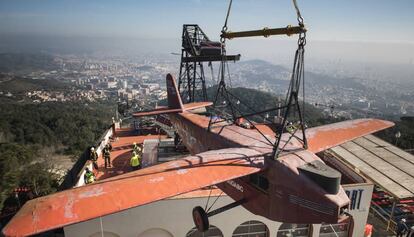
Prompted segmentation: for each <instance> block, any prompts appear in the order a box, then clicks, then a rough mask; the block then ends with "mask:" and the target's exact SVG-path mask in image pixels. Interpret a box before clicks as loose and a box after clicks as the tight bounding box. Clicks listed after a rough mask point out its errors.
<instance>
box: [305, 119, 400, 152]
mask: <svg viewBox="0 0 414 237" xmlns="http://www.w3.org/2000/svg"><path fill="white" fill-rule="evenodd" d="M392 126H394V123H392V122H389V121H385V120H380V119H355V120H349V121H344V122H339V123H333V124H328V125H323V126H319V127H314V128H308V129H306V138H307V139H308V150H309V151H312V152H314V153H317V152H321V151H324V150H326V149H329V148H331V147H334V146H337V145H340V144H342V143H345V142H348V141H351V140H353V139H355V138H358V137H362V136H365V135H368V134H371V133H374V132H377V131H380V130H383V129H386V128H389V127H392Z"/></svg>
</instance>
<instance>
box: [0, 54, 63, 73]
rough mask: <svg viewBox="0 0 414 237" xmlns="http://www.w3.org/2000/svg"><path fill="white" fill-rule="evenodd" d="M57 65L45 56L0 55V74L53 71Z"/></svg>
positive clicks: (51, 58)
mask: <svg viewBox="0 0 414 237" xmlns="http://www.w3.org/2000/svg"><path fill="white" fill-rule="evenodd" d="M56 67H58V63H57V62H56V61H55V60H54V59H53V57H52V56H50V55H47V54H22V53H0V72H33V71H39V70H45V71H49V70H54V69H55V68H56Z"/></svg>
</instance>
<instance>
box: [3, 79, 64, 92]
mask: <svg viewBox="0 0 414 237" xmlns="http://www.w3.org/2000/svg"><path fill="white" fill-rule="evenodd" d="M68 87H69V85H68V84H67V83H65V82H62V81H59V80H56V79H30V78H24V77H14V78H12V79H9V80H4V81H0V91H3V92H11V93H13V94H15V93H24V92H27V91H33V90H62V89H67V88H68Z"/></svg>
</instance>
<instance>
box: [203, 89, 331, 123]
mask: <svg viewBox="0 0 414 237" xmlns="http://www.w3.org/2000/svg"><path fill="white" fill-rule="evenodd" d="M216 91H217V87H216V86H213V87H209V88H208V89H207V94H208V98H209V100H210V101H213V100H214V96H215V94H216ZM229 91H230V93H232V94H234V95H235V96H236V97H238V98H239V99H240V100H242V102H243V103H245V104H246V105H247V106H243V105H242V104H243V103H240V105H239V109H240V111H241V112H242V113H243V114H247V113H252V112H253V111H252V110H251V109H249V108H248V107H250V108H253V109H254V110H255V111H263V110H266V109H271V108H274V107H276V106H277V105H278V103H279V102H278V97H280V98H282V99H284V98H285V96H277V95H275V94H271V93H267V92H263V91H259V90H255V89H249V88H243V87H237V88H229ZM236 102H237V101H234V102H233V104H235V103H236ZM281 103H282V104H283V102H281ZM227 112H228V113H229V112H230V111H227ZM276 114H277V113H276V112H271V113H269V116H270V117H272V116H275V115H276ZM252 119H253V120H255V121H258V122H262V121H263V119H262V118H261V117H260V116H253V117H252ZM305 120H306V122H307V123H308V125H311V126H316V125H320V124H324V123H329V122H333V121H337V120H332V119H331V118H326V117H325V116H324V115H323V114H322V111H321V110H320V109H318V108H316V107H314V106H313V105H310V104H305Z"/></svg>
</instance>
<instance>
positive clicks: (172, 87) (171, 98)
mask: <svg viewBox="0 0 414 237" xmlns="http://www.w3.org/2000/svg"><path fill="white" fill-rule="evenodd" d="M166 83H167V101H168V106H159V107H158V108H155V109H153V110H150V111H142V112H138V113H134V114H133V116H134V117H143V116H151V115H159V114H171V113H182V112H184V111H188V110H193V109H198V108H202V107H206V106H210V105H212V103H211V102H193V103H188V104H183V102H182V100H181V97H180V92H179V91H178V87H177V83H176V82H175V79H174V77H173V76H172V75H171V74H169V73H168V74H167V77H166Z"/></svg>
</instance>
